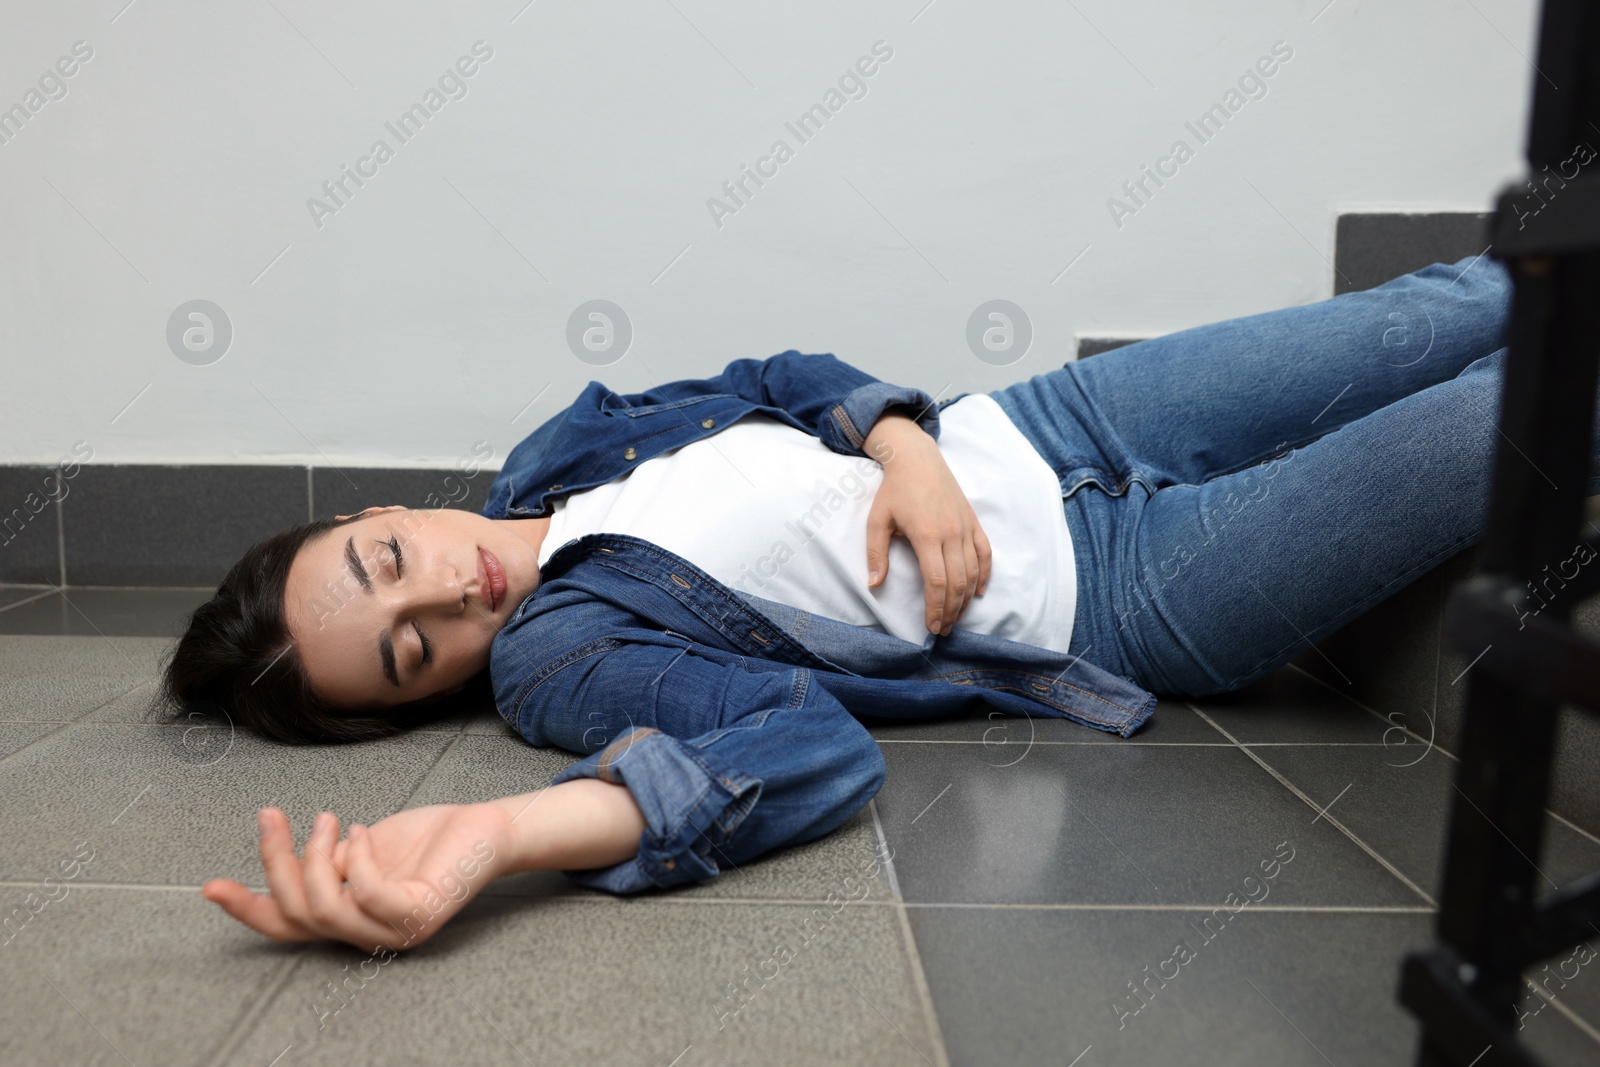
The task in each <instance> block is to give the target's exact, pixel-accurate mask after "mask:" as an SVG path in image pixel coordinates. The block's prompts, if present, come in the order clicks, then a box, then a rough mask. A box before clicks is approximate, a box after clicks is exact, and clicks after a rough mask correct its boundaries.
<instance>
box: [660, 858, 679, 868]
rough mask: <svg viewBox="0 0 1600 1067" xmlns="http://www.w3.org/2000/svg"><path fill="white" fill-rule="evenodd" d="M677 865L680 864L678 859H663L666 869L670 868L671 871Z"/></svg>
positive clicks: (663, 865)
mask: <svg viewBox="0 0 1600 1067" xmlns="http://www.w3.org/2000/svg"><path fill="white" fill-rule="evenodd" d="M677 865H678V861H677V860H662V861H661V866H662V867H663V868H665V869H666V870H669V871H670V870H672V869H673V868H674V867H676V866H677Z"/></svg>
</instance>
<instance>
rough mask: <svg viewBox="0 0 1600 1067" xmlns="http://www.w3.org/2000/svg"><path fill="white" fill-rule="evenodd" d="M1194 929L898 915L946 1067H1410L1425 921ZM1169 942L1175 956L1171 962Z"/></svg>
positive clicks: (1550, 1039)
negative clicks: (1411, 994)
mask: <svg viewBox="0 0 1600 1067" xmlns="http://www.w3.org/2000/svg"><path fill="white" fill-rule="evenodd" d="M1299 862H1300V858H1299V857H1297V858H1296V859H1295V861H1294V862H1293V863H1291V864H1290V865H1289V866H1287V867H1285V868H1284V869H1283V871H1282V872H1281V874H1280V875H1279V879H1280V880H1282V879H1284V878H1287V877H1289V876H1290V874H1291V872H1293V869H1294V865H1295V864H1297V863H1299ZM1242 873H1243V872H1241V874H1242ZM1275 897H1276V894H1275V893H1271V894H1269V895H1268V896H1267V897H1266V898H1265V900H1264V901H1263V904H1266V905H1270V904H1272V903H1273V902H1274V900H1275ZM1197 921H1198V919H1197V916H1196V914H1195V913H1193V912H1189V913H1185V912H1177V911H1137V912H1134V911H1072V910H1032V909H1029V910H1017V909H991V908H975V909H968V908H961V909H955V908H937V907H927V908H923V907H917V908H912V909H911V924H912V928H913V930H914V931H915V933H916V938H917V949H918V952H919V954H920V955H921V957H922V961H923V966H924V967H925V968H926V970H927V975H928V985H929V988H930V989H931V991H932V994H933V999H934V1005H935V1007H936V1009H937V1011H938V1013H939V1020H940V1025H941V1028H942V1030H943V1033H944V1037H945V1043H946V1046H947V1048H948V1049H949V1052H950V1062H951V1064H952V1065H954V1067H965V1065H988V1064H997V1063H1004V1064H1013V1065H1017V1067H1026V1065H1032V1064H1038V1065H1041V1067H1043V1065H1049V1067H1062V1065H1064V1064H1068V1063H1071V1062H1073V1058H1074V1057H1076V1056H1079V1055H1080V1054H1083V1053H1084V1050H1085V1049H1086V1048H1088V1049H1090V1051H1089V1052H1088V1053H1087V1054H1086V1055H1083V1058H1082V1060H1081V1061H1078V1062H1079V1063H1080V1064H1081V1065H1085V1067H1086V1065H1091V1064H1093V1065H1104V1067H1111V1065H1116V1064H1128V1065H1137V1067H1144V1065H1148V1064H1183V1065H1185V1067H1191V1065H1192V1067H1202V1065H1211V1064H1216V1065H1219V1067H1253V1065H1257V1064H1260V1065H1271V1067H1292V1065H1304V1067H1328V1064H1330V1063H1332V1064H1337V1065H1339V1067H1353V1065H1361V1067H1383V1065H1392V1067H1411V1065H1412V1064H1414V1063H1415V1062H1416V1042H1417V1034H1418V1028H1417V1025H1416V1022H1415V1020H1414V1018H1413V1017H1412V1016H1411V1015H1410V1014H1409V1013H1408V1012H1407V1011H1406V1010H1405V1009H1404V1008H1402V1007H1401V1006H1400V1005H1399V1003H1398V1002H1397V1001H1396V1000H1395V994H1394V991H1395V988H1396V984H1397V982H1398V978H1399V967H1400V961H1401V958H1402V957H1403V956H1404V954H1405V953H1406V952H1408V951H1410V950H1412V949H1417V948H1422V947H1424V946H1426V945H1427V944H1428V943H1429V941H1430V940H1431V937H1432V932H1431V929H1432V928H1431V924H1432V917H1431V916H1430V915H1418V914H1374V913H1366V914H1352V913H1329V912H1322V913H1295V912H1281V911H1279V912H1273V911H1266V910H1261V911H1255V912H1253V911H1252V909H1251V907H1250V906H1246V907H1245V908H1243V909H1242V910H1240V911H1239V912H1238V913H1237V914H1234V915H1232V916H1231V918H1229V919H1228V920H1227V922H1226V924H1225V925H1224V926H1222V928H1221V932H1220V933H1218V932H1216V929H1215V927H1213V928H1212V930H1211V931H1210V934H1211V938H1212V939H1211V940H1210V941H1207V940H1206V939H1205V937H1203V936H1202V935H1201V934H1200V933H1197V932H1196V930H1195V929H1194V927H1193V926H1192V925H1191V924H1192V923H1194V922H1197ZM1180 943H1183V944H1186V945H1187V946H1188V948H1189V953H1188V954H1182V955H1180V956H1178V957H1177V959H1176V960H1175V958H1174V954H1175V950H1176V949H1177V947H1178V945H1179V944H1180ZM1168 960H1174V962H1172V963H1168V962H1167V961H1168ZM1183 961H1186V962H1183ZM1146 968H1148V970H1146ZM1130 982H1131V983H1138V984H1140V988H1142V989H1143V990H1144V991H1145V994H1146V997H1145V999H1142V1000H1141V999H1136V998H1135V996H1134V994H1133V993H1132V992H1130V990H1129V987H1128V983H1130ZM1145 982H1148V984H1147V985H1145V984H1143V983H1145ZM1118 1005H1120V1006H1121V1007H1120V1009H1119V1007H1118ZM1134 1008H1138V1009H1139V1010H1138V1011H1137V1012H1136V1013H1135V1012H1134V1011H1133V1009H1134ZM1535 1030H1539V1031H1542V1032H1541V1033H1539V1034H1538V1035H1537V1037H1538V1042H1537V1043H1536V1044H1537V1045H1538V1047H1540V1048H1541V1049H1542V1050H1549V1053H1548V1054H1551V1055H1552V1057H1553V1058H1552V1063H1553V1064H1558V1065H1566V1064H1573V1065H1576V1064H1586V1063H1593V1062H1594V1056H1595V1052H1596V1051H1597V1049H1600V1046H1596V1045H1595V1044H1593V1043H1592V1042H1591V1041H1590V1040H1589V1039H1588V1038H1587V1037H1585V1036H1584V1035H1583V1034H1582V1033H1581V1032H1579V1031H1578V1030H1577V1029H1576V1028H1574V1027H1573V1026H1572V1025H1571V1024H1570V1023H1568V1022H1566V1021H1565V1020H1564V1019H1561V1018H1559V1017H1558V1015H1557V1013H1556V1012H1555V1011H1554V1010H1552V1009H1546V1010H1545V1011H1544V1012H1543V1013H1541V1015H1540V1016H1538V1017H1535V1018H1534V1019H1532V1020H1530V1022H1529V1024H1528V1027H1527V1032H1528V1033H1529V1035H1530V1038H1531V1037H1532V1036H1533V1031H1535Z"/></svg>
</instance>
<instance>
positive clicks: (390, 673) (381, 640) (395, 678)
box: [378, 630, 400, 688]
mask: <svg viewBox="0 0 1600 1067" xmlns="http://www.w3.org/2000/svg"><path fill="white" fill-rule="evenodd" d="M378 658H379V659H381V660H383V676H384V677H385V678H387V679H389V684H391V685H393V686H395V687H396V688H399V686H400V675H399V673H398V672H397V671H396V670H395V669H394V642H392V641H390V640H389V633H388V631H387V630H386V631H384V632H383V633H381V634H379V635H378Z"/></svg>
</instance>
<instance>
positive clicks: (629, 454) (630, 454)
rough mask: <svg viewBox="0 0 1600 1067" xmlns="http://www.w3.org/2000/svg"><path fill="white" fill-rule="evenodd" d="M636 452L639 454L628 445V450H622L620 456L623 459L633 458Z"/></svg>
mask: <svg viewBox="0 0 1600 1067" xmlns="http://www.w3.org/2000/svg"><path fill="white" fill-rule="evenodd" d="M638 454H639V453H637V452H635V451H634V450H633V449H632V448H631V447H630V448H629V449H628V450H627V451H625V452H623V453H622V458H623V459H633V458H634V457H635V456H637V455H638Z"/></svg>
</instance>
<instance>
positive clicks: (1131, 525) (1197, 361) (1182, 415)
mask: <svg viewBox="0 0 1600 1067" xmlns="http://www.w3.org/2000/svg"><path fill="white" fill-rule="evenodd" d="M1510 303H1511V282H1510V278H1509V276H1508V273H1507V271H1506V270H1505V268H1504V266H1502V265H1501V264H1500V263H1499V262H1498V261H1496V260H1493V259H1489V258H1487V257H1484V258H1478V259H1463V260H1461V261H1460V262H1457V263H1454V264H1443V263H1436V264H1434V265H1432V266H1429V267H1425V268H1423V269H1422V270H1419V271H1416V272H1414V273H1412V274H1407V275H1404V276H1402V277H1399V278H1396V279H1394V280H1393V281H1390V282H1388V283H1386V284H1384V285H1381V286H1378V287H1377V288H1375V289H1370V290H1367V291H1364V292H1357V293H1347V294H1344V295H1341V296H1336V297H1334V298H1333V299H1331V300H1324V301H1322V302H1320V303H1315V304H1309V305H1305V306H1302V307H1295V308H1288V309H1285V310H1281V311H1272V312H1267V313H1265V314H1260V315H1251V316H1247V317H1244V318H1239V319H1232V320H1229V321H1226V322H1220V323H1216V324H1214V325H1209V326H1200V327H1196V328H1194V329H1189V330H1183V331H1180V332H1178V333H1173V334H1169V335H1167V336H1165V337H1158V338H1154V339H1151V340H1148V341H1141V342H1138V343H1136V344H1132V345H1128V346H1125V347H1123V348H1119V349H1115V350H1113V351H1111V352H1109V353H1106V354H1103V355H1098V356H1094V357H1093V358H1091V359H1087V360H1083V361H1081V362H1075V363H1069V364H1067V365H1066V366H1064V367H1062V368H1061V369H1059V370H1053V371H1050V372H1048V373H1046V374H1039V375H1036V376H1034V377H1032V378H1030V379H1028V380H1027V381H1023V382H1018V383H1016V384H1015V385H1012V386H1009V387H1007V388H1005V389H1000V390H997V391H995V392H993V393H991V394H990V395H991V396H993V397H994V398H995V400H996V401H997V402H998V403H999V404H1000V406H1001V407H1002V408H1003V409H1004V410H1005V411H1006V413H1007V414H1008V415H1009V416H1010V417H1011V419H1012V420H1013V421H1014V422H1015V423H1016V424H1017V426H1018V427H1019V428H1020V429H1021V430H1022V432H1023V434H1024V435H1025V436H1026V437H1027V438H1028V439H1029V440H1030V441H1031V442H1032V443H1033V445H1034V447H1035V448H1037V449H1038V450H1039V453H1040V455H1042V456H1043V457H1044V458H1045V460H1046V461H1047V462H1048V463H1049V464H1050V465H1051V467H1052V468H1054V469H1055V471H1056V473H1057V475H1058V476H1059V478H1060V481H1061V494H1062V497H1063V498H1064V499H1065V507H1066V516H1067V526H1068V529H1069V530H1070V531H1071V533H1072V542H1073V549H1074V552H1075V555H1076V558H1077V567H1078V601H1077V612H1076V618H1075V622H1074V624H1073V632H1072V642H1071V648H1070V651H1071V652H1072V653H1073V654H1075V655H1082V656H1084V657H1085V658H1087V659H1091V660H1093V661H1094V662H1095V663H1098V664H1100V665H1102V666H1104V667H1105V668H1107V669H1108V670H1113V671H1117V672H1118V673H1121V674H1124V675H1127V676H1128V677H1130V678H1132V679H1133V680H1134V681H1135V682H1136V683H1138V684H1139V685H1142V686H1144V687H1145V688H1147V689H1150V690H1152V691H1154V692H1158V693H1169V694H1175V695H1187V696H1204V695H1207V694H1212V693H1220V692H1225V691H1228V690H1231V689H1236V688H1239V687H1241V686H1244V685H1247V684H1249V683H1250V682H1252V681H1255V680H1256V679H1258V678H1261V677H1262V676H1264V675H1266V674H1269V673H1271V672H1272V671H1274V670H1276V669H1277V668H1278V667H1280V666H1282V665H1283V664H1284V663H1286V662H1287V661H1288V660H1290V659H1292V658H1293V657H1295V656H1296V655H1298V654H1299V653H1301V652H1303V651H1305V650H1306V649H1307V648H1309V647H1310V646H1311V645H1312V644H1313V643H1315V642H1317V641H1318V640H1320V639H1321V638H1322V637H1324V636H1326V635H1327V634H1329V633H1332V632H1333V631H1334V630H1337V629H1338V628H1339V627H1341V626H1343V625H1344V624H1345V623H1346V622H1348V621H1350V620H1351V619H1352V618H1354V617H1356V616H1357V615H1359V614H1361V613H1362V612H1364V611H1366V610H1367V609H1368V608H1370V607H1372V606H1373V605H1374V604H1376V603H1378V602H1379V601H1381V600H1383V599H1385V598H1386V597H1388V596H1390V595H1392V594H1394V593H1395V592H1397V591H1398V590H1400V589H1401V588H1403V587H1404V586H1406V585H1407V584H1408V583H1410V582H1411V581H1413V580H1415V579H1416V578H1418V577H1419V576H1421V575H1422V574H1423V573H1425V572H1426V571H1428V570H1429V569H1430V568H1432V567H1434V566H1436V565H1438V564H1439V563H1441V562H1443V561H1444V560H1446V559H1448V558H1449V557H1450V556H1453V555H1455V554H1456V553H1458V552H1460V551H1461V550H1462V549H1464V548H1466V547H1467V546H1469V545H1471V544H1473V543H1475V542H1477V541H1478V540H1480V539H1481V537H1482V535H1483V533H1484V529H1485V522H1486V518H1487V510H1488V495H1489V481H1490V473H1491V470H1492V467H1493V461H1494V455H1495V449H1496V448H1497V447H1499V441H1500V438H1501V436H1502V435H1501V434H1500V432H1499V425H1498V423H1499V407H1500V389H1501V373H1502V369H1503V366H1504V362H1505V359H1506V349H1505V348H1503V347H1502V344H1501V334H1502V331H1503V330H1504V327H1505V325H1506V322H1507V319H1508V317H1509V313H1510ZM1597 440H1600V438H1597ZM1513 444H1514V443H1513ZM1597 470H1600V459H1596V460H1594V461H1593V462H1592V463H1591V475H1590V481H1589V484H1588V488H1587V493H1588V495H1594V494H1596V493H1600V478H1597V477H1596V476H1595V472H1596V471H1597ZM1527 474H1528V476H1529V477H1534V478H1537V477H1541V476H1542V475H1540V474H1539V473H1538V472H1536V471H1535V470H1534V469H1533V468H1532V467H1531V466H1530V467H1529V469H1528V471H1527ZM1080 490H1088V491H1086V492H1084V491H1080Z"/></svg>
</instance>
